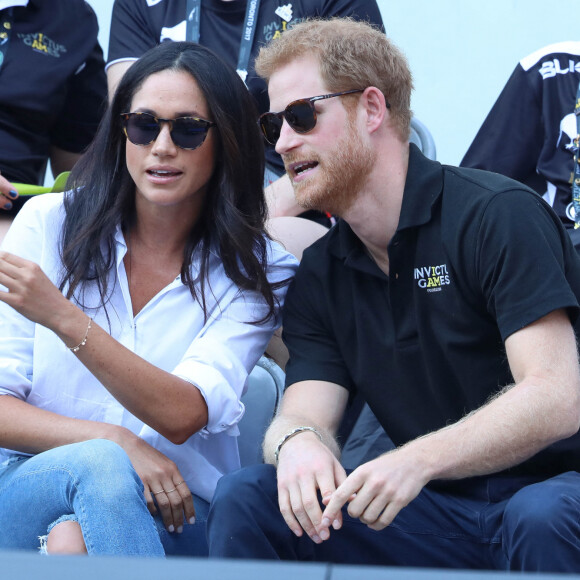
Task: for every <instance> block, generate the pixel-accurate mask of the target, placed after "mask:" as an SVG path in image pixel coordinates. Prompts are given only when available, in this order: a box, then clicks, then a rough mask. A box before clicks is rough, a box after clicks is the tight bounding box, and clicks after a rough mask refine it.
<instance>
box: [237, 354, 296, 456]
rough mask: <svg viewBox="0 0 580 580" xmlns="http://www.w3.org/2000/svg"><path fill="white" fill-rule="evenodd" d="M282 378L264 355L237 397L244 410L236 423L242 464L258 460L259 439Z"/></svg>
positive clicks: (278, 395) (277, 397) (274, 405)
mask: <svg viewBox="0 0 580 580" xmlns="http://www.w3.org/2000/svg"><path fill="white" fill-rule="evenodd" d="M284 378H285V376H284V371H283V370H282V369H281V368H280V367H279V366H278V365H277V364H276V363H275V362H274V361H272V360H271V359H269V358H267V357H265V356H263V357H262V358H261V359H260V360H259V361H258V363H257V364H256V366H255V367H254V369H253V370H252V372H251V373H250V375H249V377H248V387H247V390H246V392H245V393H244V394H243V396H242V399H241V400H242V403H244V405H245V407H246V412H245V413H244V416H243V417H242V419H241V421H240V422H239V428H240V435H239V437H238V447H239V450H240V462H241V464H242V467H245V466H246V465H254V464H256V463H262V439H263V438H264V433H265V432H266V429H267V428H268V425H269V424H270V421H272V419H273V417H274V415H275V414H276V411H277V410H278V407H279V405H280V401H281V399H282V393H283V392H284Z"/></svg>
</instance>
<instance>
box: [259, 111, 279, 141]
mask: <svg viewBox="0 0 580 580" xmlns="http://www.w3.org/2000/svg"><path fill="white" fill-rule="evenodd" d="M260 127H261V128H262V133H263V134H264V137H265V138H266V141H268V143H270V145H276V143H277V142H278V139H279V138H280V129H282V119H281V118H280V117H279V116H278V115H276V114H275V113H264V114H263V115H262V116H261V117H260Z"/></svg>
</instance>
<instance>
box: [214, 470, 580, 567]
mask: <svg viewBox="0 0 580 580" xmlns="http://www.w3.org/2000/svg"><path fill="white" fill-rule="evenodd" d="M208 541H209V555H210V558H220V557H226V558H255V559H260V558H263V559H283V560H308V561H324V562H336V563H343V564H377V565H386V566H415V567H429V568H439V567H441V568H463V569H497V570H521V571H535V572H579V571H580V474H578V473H577V472H569V473H564V474H561V475H558V476H556V477H553V478H551V479H547V480H545V481H538V479H537V478H536V479H531V478H529V479H528V478H513V479H510V478H493V477H489V478H479V479H476V480H471V481H469V480H464V481H458V482H434V483H433V484H432V485H430V486H428V487H426V488H424V489H423V491H422V492H421V493H420V494H419V495H418V496H417V498H416V499H415V500H413V501H412V502H411V503H410V504H409V505H408V506H407V507H405V508H403V509H402V510H401V512H400V513H399V515H398V516H397V517H396V518H395V520H394V521H393V523H392V524H391V525H390V526H388V527H387V528H385V529H384V530H382V531H380V532H376V531H374V530H371V529H370V528H369V527H367V526H366V525H365V524H363V523H362V522H360V521H359V520H357V519H353V518H351V517H350V516H348V514H347V513H346V511H343V527H342V529H341V530H339V531H333V530H331V532H330V539H329V540H327V541H326V542H323V543H322V544H320V545H317V544H315V543H314V542H312V540H310V538H308V537H307V536H306V534H304V535H303V536H302V537H301V538H297V537H295V536H294V535H293V534H292V532H291V531H290V530H289V528H288V526H287V525H286V523H285V522H284V520H283V518H282V516H281V515H280V510H279V508H278V498H277V486H276V471H275V469H274V467H273V466H271V465H256V466H251V467H247V468H244V469H242V470H239V471H235V472H233V473H230V474H227V475H225V476H224V477H223V478H222V479H221V480H220V481H219V482H218V486H217V489H216V492H215V495H214V498H213V500H212V505H211V508H210V514H209V518H208Z"/></svg>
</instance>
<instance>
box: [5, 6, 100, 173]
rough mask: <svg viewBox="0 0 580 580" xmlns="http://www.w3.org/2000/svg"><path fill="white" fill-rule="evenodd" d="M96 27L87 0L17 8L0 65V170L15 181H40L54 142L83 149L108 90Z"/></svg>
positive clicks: (74, 148) (91, 133) (75, 148)
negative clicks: (0, 65) (0, 64)
mask: <svg viewBox="0 0 580 580" xmlns="http://www.w3.org/2000/svg"><path fill="white" fill-rule="evenodd" d="M4 14H5V12H2V15H4ZM98 31H99V28H98V23H97V18H96V15H95V13H94V12H93V10H92V8H91V7H90V6H89V5H88V4H87V3H86V2H85V1H84V0H30V2H29V3H28V6H26V7H15V8H13V24H12V32H11V35H10V40H9V43H8V46H7V50H6V56H5V59H4V62H3V63H2V67H1V68H0V171H2V175H4V176H5V177H6V178H7V179H9V180H10V181H13V182H20V183H35V184H39V183H40V184H41V183H42V182H43V181H44V174H45V170H46V163H47V160H48V157H49V155H50V147H51V145H54V146H56V147H59V148H60V149H64V150H65V151H69V152H72V153H81V152H82V151H83V150H84V149H85V148H86V147H87V146H88V145H89V143H90V142H91V140H92V138H93V136H94V134H95V132H96V129H97V126H98V123H99V120H100V118H101V115H102V113H103V110H104V106H105V105H106V98H107V80H106V77H105V70H104V67H105V63H104V60H103V53H102V51H101V48H100V46H99V44H98V41H97V34H98Z"/></svg>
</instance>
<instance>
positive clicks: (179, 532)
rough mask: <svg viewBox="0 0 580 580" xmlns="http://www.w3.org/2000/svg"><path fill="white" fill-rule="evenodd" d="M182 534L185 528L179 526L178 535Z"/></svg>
mask: <svg viewBox="0 0 580 580" xmlns="http://www.w3.org/2000/svg"><path fill="white" fill-rule="evenodd" d="M182 532H183V526H179V527H178V528H177V533H178V534H181V533H182Z"/></svg>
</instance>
